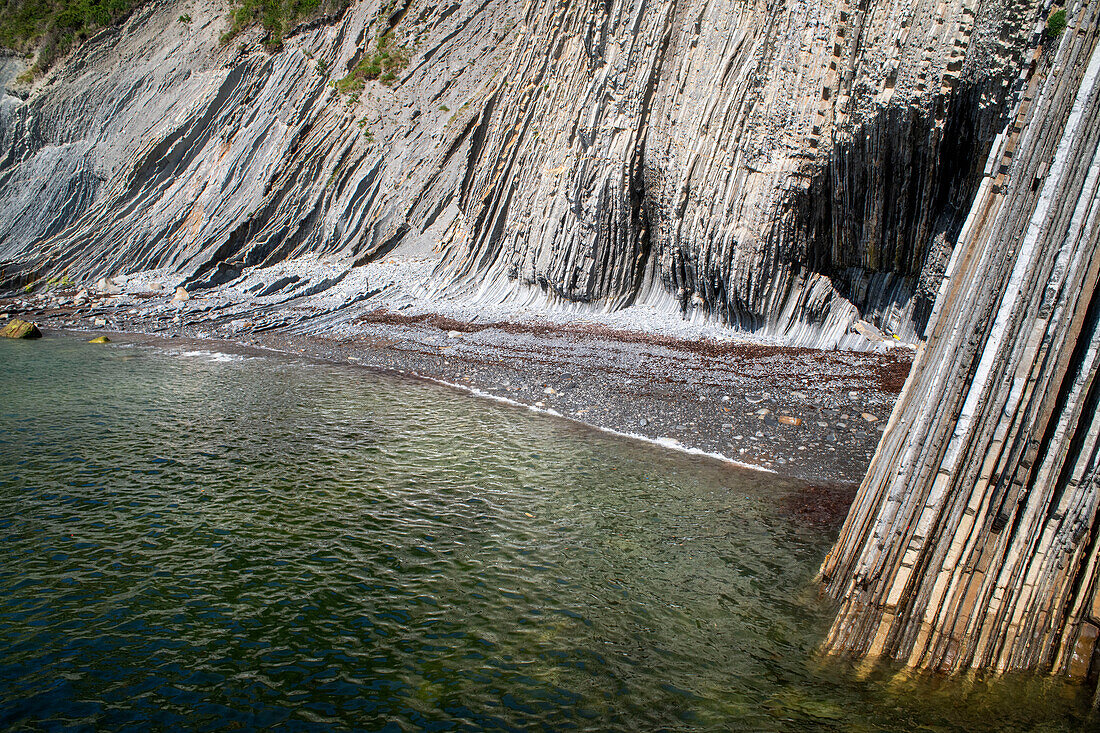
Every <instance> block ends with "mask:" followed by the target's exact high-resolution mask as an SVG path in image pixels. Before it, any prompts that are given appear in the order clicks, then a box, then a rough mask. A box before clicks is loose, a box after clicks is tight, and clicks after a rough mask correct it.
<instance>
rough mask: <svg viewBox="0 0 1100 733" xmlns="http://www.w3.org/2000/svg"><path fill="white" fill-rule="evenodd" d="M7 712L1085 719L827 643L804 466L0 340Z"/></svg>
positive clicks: (180, 721)
mask: <svg viewBox="0 0 1100 733" xmlns="http://www.w3.org/2000/svg"><path fill="white" fill-rule="evenodd" d="M0 396H2V397H0V400H2V401H0V727H5V728H12V729H20V730H23V729H30V730H59V729H93V728H98V729H109V730H124V729H133V730H148V729H169V728H171V729H188V730H220V729H229V730H234V729H235V730H249V729H258V728H271V729H279V730H349V729H354V730H387V731H390V730H392V731H399V730H433V731H434V730H578V729H579V730H601V731H602V730H629V731H648V730H761V731H768V730H774V731H790V730H845V731H847V730H1032V729H1035V728H1036V727H1038V728H1041V729H1044V730H1077V729H1080V728H1082V727H1085V726H1089V725H1091V724H1092V722H1093V721H1092V719H1090V718H1088V717H1087V711H1088V707H1089V705H1088V696H1087V695H1086V694H1085V692H1084V691H1083V690H1080V689H1079V688H1077V687H1075V686H1073V685H1068V684H1065V683H1062V682H1060V681H1057V680H1051V679H1046V678H1042V677H1030V676H1023V677H1008V678H991V679H989V680H958V679H942V678H937V677H930V676H927V675H917V676H913V675H905V674H899V673H898V670H897V669H896V668H883V667H878V668H875V669H872V670H871V671H870V672H867V671H863V672H860V671H858V670H856V669H855V668H853V667H852V666H851V665H849V664H848V663H846V662H844V661H840V660H834V659H828V658H823V657H821V655H819V654H818V653H817V649H818V647H819V645H820V643H821V641H822V639H823V637H824V634H825V632H826V631H827V629H828V624H829V621H830V618H831V613H832V610H833V609H832V607H831V605H830V604H829V602H828V601H827V600H826V599H823V598H822V597H820V595H819V593H818V589H817V586H816V585H815V584H814V575H815V573H816V571H817V568H818V566H819V564H820V562H821V560H822V558H823V557H824V555H825V553H826V552H827V550H828V548H829V546H830V543H831V542H832V540H833V539H834V534H835V532H836V526H835V525H833V526H824V527H822V526H817V525H814V524H807V523H806V522H805V521H804V520H800V519H799V517H800V516H801V515H800V514H799V513H798V512H790V511H788V510H787V509H788V508H789V506H790V502H791V500H792V497H794V498H795V500H798V497H799V496H801V495H802V494H800V492H801V491H802V490H803V489H804V488H805V487H804V486H802V485H800V484H798V483H795V482H790V481H784V480H781V479H779V478H776V477H775V476H774V475H770V474H766V473H760V472H753V471H747V470H744V469H739V468H737V467H735V466H732V465H729V464H723V463H720V462H717V461H713V460H710V459H706V458H702V457H695V456H688V455H682V454H677V453H674V452H671V451H668V450H665V449H662V448H659V447H655V446H652V445H648V444H643V443H637V442H633V441H630V440H627V439H623V438H620V437H616V436H612V435H606V434H601V433H599V432H596V431H593V430H590V429H588V428H585V427H583V426H579V425H575V424H571V423H569V422H566V421H564V420H560V419H556V418H553V417H549V416H546V415H537V414H533V413H530V412H528V411H526V410H523V409H518V408H515V407H511V406H507V405H501V404H497V403H493V402H491V401H488V400H484V399H479V398H476V397H473V396H470V395H466V394H462V393H460V392H458V391H455V390H451V389H448V388H445V387H441V386H438V385H434V384H427V383H422V382H417V381H414V380H410V379H401V378H396V377H392V376H387V375H381V374H376V373H372V372H370V371H368V370H365V369H360V368H354V367H344V366H336V365H331V364H322V363H314V362H310V361H306V360H299V359H293V358H288V357H276V356H257V355H249V354H232V353H221V352H219V351H218V350H217V349H216V348H213V347H210V346H209V345H195V344H194V343H191V344H189V345H183V346H178V345H173V343H172V342H164V343H161V344H157V345H137V344H125V343H123V344H109V345H105V346H95V345H89V344H86V343H84V340H83V339H78V338H75V337H64V336H53V337H48V338H45V339H42V340H40V341H37V342H4V343H0Z"/></svg>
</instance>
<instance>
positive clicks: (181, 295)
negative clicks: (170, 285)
mask: <svg viewBox="0 0 1100 733" xmlns="http://www.w3.org/2000/svg"><path fill="white" fill-rule="evenodd" d="M190 298H191V295H190V294H189V293H188V292H187V291H186V290H185V289H184V288H183V287H178V288H176V294H175V295H173V296H172V300H189V299H190Z"/></svg>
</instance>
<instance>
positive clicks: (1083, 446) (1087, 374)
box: [823, 5, 1100, 677]
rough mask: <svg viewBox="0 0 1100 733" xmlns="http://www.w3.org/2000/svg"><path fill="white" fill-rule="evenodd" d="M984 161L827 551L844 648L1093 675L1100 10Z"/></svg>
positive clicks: (1079, 14) (1081, 9)
mask: <svg viewBox="0 0 1100 733" xmlns="http://www.w3.org/2000/svg"><path fill="white" fill-rule="evenodd" d="M1070 10H1071V12H1070V14H1069V17H1070V24H1069V28H1068V29H1067V31H1066V32H1065V34H1064V35H1063V36H1062V37H1061V40H1060V43H1058V44H1057V45H1056V47H1050V48H1046V49H1042V50H1039V51H1037V52H1036V53H1035V55H1034V56H1033V58H1032V60H1031V62H1030V63H1029V64H1028V65H1027V67H1026V68H1025V71H1024V76H1023V78H1024V81H1025V86H1024V91H1023V94H1022V95H1021V97H1020V100H1019V102H1018V104H1017V105H1016V108H1015V110H1014V113H1013V116H1012V119H1011V121H1010V123H1009V125H1008V126H1007V127H1006V129H1005V131H1004V133H1003V134H1002V135H1000V136H999V137H998V139H997V142H996V144H995V145H994V147H993V150H992V153H991V155H990V156H989V159H988V161H987V162H986V165H985V173H984V177H983V180H982V183H981V185H980V189H979V193H978V195H977V199H976V201H975V203H974V206H973V208H972V209H971V211H970V214H969V216H968V218H967V221H966V223H965V225H964V227H963V230H962V233H961V236H960V238H959V240H958V244H957V246H956V248H955V250H954V252H953V254H952V258H951V261H950V264H949V266H948V269H947V276H946V278H945V279H944V281H943V285H942V287H941V290H940V293H939V297H938V299H937V300H936V306H935V312H934V314H933V315H932V317H931V321H930V324H929V336H928V340H927V342H926V343H925V344H924V346H923V347H922V348H921V350H920V352H919V355H918V358H917V360H916V362H915V363H914V366H913V369H912V371H911V373H910V375H909V380H908V382H907V383H906V387H905V390H904V391H903V393H902V396H901V398H900V399H899V402H898V404H897V406H896V407H895V409H894V414H893V417H892V418H891V422H890V425H889V427H888V428H887V431H886V433H885V434H884V436H883V439H882V441H881V442H880V444H879V448H878V453H877V454H876V456H875V459H874V461H873V462H872V465H871V468H870V471H869V472H868V474H867V477H866V478H865V480H864V482H863V484H862V486H861V487H860V491H859V493H858V495H857V497H856V501H855V504H854V505H853V508H852V511H851V514H850V515H849V517H848V520H847V522H846V524H845V526H844V529H843V531H842V534H841V537H840V540H839V541H838V543H837V545H836V547H835V548H834V549H833V551H832V552H831V553H830V555H829V557H828V559H827V560H826V562H825V565H824V567H823V576H824V578H825V580H826V582H827V583H828V587H829V588H830V590H831V591H832V592H833V593H834V594H835V595H836V596H837V597H838V598H840V599H841V602H842V604H841V610H840V613H839V615H838V618H837V621H836V623H835V625H834V626H833V629H832V632H831V634H830V638H829V642H828V645H829V647H830V648H831V649H832V650H834V651H840V652H846V653H853V654H858V655H871V656H889V657H894V658H897V659H901V660H904V661H906V662H907V663H909V664H911V665H916V666H923V667H930V668H933V669H938V670H943V671H959V670H966V669H996V670H1002V671H1003V670H1012V669H1042V670H1049V671H1055V672H1064V673H1069V674H1071V675H1073V676H1078V677H1084V676H1086V675H1088V674H1090V668H1091V671H1092V674H1095V673H1096V671H1097V667H1098V666H1100V665H1098V664H1097V658H1098V657H1100V650H1097V648H1096V644H1095V642H1096V638H1097V636H1098V635H1100V575H1098V573H1100V565H1098V561H1100V532H1098V513H1097V508H1098V502H1100V443H1098V436H1100V411H1098V410H1097V402H1098V399H1100V383H1098V381H1097V370H1098V367H1100V360H1098V347H1100V330H1098V329H1100V298H1098V297H1097V296H1098V293H1097V287H1096V286H1097V279H1098V271H1100V46H1098V44H1097V41H1098V39H1100V27H1098V10H1100V9H1098V8H1097V7H1096V6H1095V5H1093V6H1082V5H1077V6H1073V7H1071V8H1070Z"/></svg>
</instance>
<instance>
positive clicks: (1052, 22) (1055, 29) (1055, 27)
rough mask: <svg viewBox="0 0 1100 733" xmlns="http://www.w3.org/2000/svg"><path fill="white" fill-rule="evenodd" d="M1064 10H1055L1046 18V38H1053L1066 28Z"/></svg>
mask: <svg viewBox="0 0 1100 733" xmlns="http://www.w3.org/2000/svg"><path fill="white" fill-rule="evenodd" d="M1066 24H1067V23H1066V11H1065V10H1056V11H1055V12H1053V13H1051V14H1050V17H1049V18H1047V38H1049V39H1050V40H1052V41H1053V40H1055V39H1057V38H1058V37H1059V36H1061V35H1062V33H1063V32H1064V31H1065V30H1066Z"/></svg>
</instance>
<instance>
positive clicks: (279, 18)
mask: <svg viewBox="0 0 1100 733" xmlns="http://www.w3.org/2000/svg"><path fill="white" fill-rule="evenodd" d="M348 4H349V2H348V0H240V2H239V3H236V5H235V7H234V8H233V11H232V15H231V16H230V25H229V30H228V31H226V32H225V34H224V35H223V36H222V42H223V43H228V42H229V41H231V40H233V39H234V38H236V37H237V36H238V35H239V34H240V33H242V32H243V31H244V30H245V29H247V28H249V27H251V26H253V25H256V24H260V25H262V26H263V28H264V30H265V31H267V36H266V37H265V39H264V44H265V45H267V47H268V48H270V49H272V50H274V49H278V48H279V47H281V46H282V45H283V38H284V37H285V36H286V34H287V33H289V32H290V31H291V30H293V29H294V26H295V25H297V24H298V23H299V22H300V21H302V20H305V19H307V18H310V17H312V16H316V15H320V14H321V13H333V12H341V11H343V10H344V9H345V8H347V6H348Z"/></svg>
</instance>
